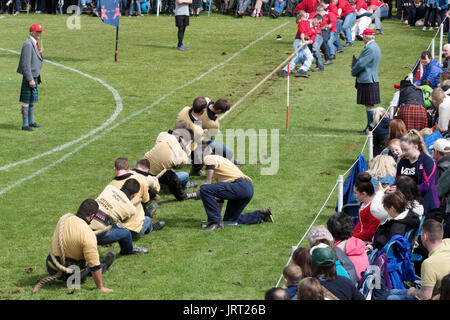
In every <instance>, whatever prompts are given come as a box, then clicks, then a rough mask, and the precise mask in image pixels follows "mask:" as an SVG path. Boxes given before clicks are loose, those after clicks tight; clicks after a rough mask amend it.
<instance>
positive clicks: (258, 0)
mask: <svg viewBox="0 0 450 320" xmlns="http://www.w3.org/2000/svg"><path fill="white" fill-rule="evenodd" d="M285 1H286V0H285ZM263 2H264V3H267V2H269V0H256V2H255V8H254V9H253V12H252V17H254V18H259V17H262V16H263V14H262V12H261V8H262V5H263Z"/></svg>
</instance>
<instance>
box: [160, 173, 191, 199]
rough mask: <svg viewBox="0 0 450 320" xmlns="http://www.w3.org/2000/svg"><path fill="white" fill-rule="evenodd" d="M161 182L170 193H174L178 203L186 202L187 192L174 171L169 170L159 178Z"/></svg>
mask: <svg viewBox="0 0 450 320" xmlns="http://www.w3.org/2000/svg"><path fill="white" fill-rule="evenodd" d="M159 182H160V183H162V184H165V185H167V186H168V187H169V191H170V193H172V194H173V195H174V196H175V198H176V199H177V200H178V201H183V200H186V197H187V196H186V191H185V190H183V188H182V186H181V181H180V179H178V176H177V174H176V173H175V172H174V171H172V170H167V171H166V173H164V174H163V175H162V176H161V177H160V178H159Z"/></svg>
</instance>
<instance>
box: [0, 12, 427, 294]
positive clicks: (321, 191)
mask: <svg viewBox="0 0 450 320" xmlns="http://www.w3.org/2000/svg"><path fill="white" fill-rule="evenodd" d="M67 18H68V16H60V15H58V16H49V15H33V14H30V15H26V14H21V15H20V16H18V17H12V16H11V15H8V16H5V17H4V18H3V19H0V48H1V49H0V88H1V98H0V107H1V108H2V112H1V116H0V140H1V152H0V167H1V170H0V299H154V300H160V299H167V300H169V299H183V300H184V299H192V300H197V299H218V300H222V299H243V300H245V299H263V296H264V292H265V291H266V290H267V289H269V288H270V287H272V286H274V285H275V284H276V283H277V281H278V278H279V276H280V274H281V270H282V268H283V267H284V265H285V264H286V262H287V261H288V259H289V255H290V251H291V246H293V245H296V244H297V242H298V241H299V240H300V238H301V237H302V236H303V235H304V233H305V231H306V230H307V229H308V227H309V225H310V224H311V222H312V221H313V219H314V217H315V215H316V213H317V212H318V210H319V209H320V207H321V206H322V204H323V203H324V201H325V199H326V197H327V196H328V194H329V193H330V191H331V189H332V187H333V186H334V184H335V182H336V179H337V177H338V175H339V174H343V173H344V172H345V171H346V170H347V169H348V168H349V167H350V166H351V164H352V163H353V162H354V160H355V159H356V157H357V155H358V154H359V152H360V151H361V148H362V146H363V144H364V141H365V137H364V136H360V135H359V134H358V133H357V130H361V129H362V128H363V127H364V126H365V111H364V110H363V108H362V107H361V106H357V105H356V103H355V102H356V90H355V89H354V81H355V80H354V78H352V77H351V75H350V64H351V58H352V55H356V56H358V55H359V53H360V52H361V50H362V47H363V44H362V42H356V43H355V44H356V45H355V47H353V48H348V49H347V48H346V49H345V52H344V54H341V55H338V57H337V59H336V60H335V63H334V65H333V66H330V67H327V66H326V71H325V72H322V73H319V74H317V73H311V77H310V79H299V78H292V79H291V81H290V98H291V100H290V127H289V131H288V132H286V131H285V129H284V128H285V108H286V80H285V79H282V78H279V77H278V76H277V75H276V76H273V77H272V78H270V79H269V80H268V81H267V82H265V83H264V85H262V86H261V87H260V88H259V89H258V90H257V91H256V92H255V93H254V94H252V95H251V96H249V97H248V98H247V99H246V100H245V101H244V102H242V103H241V104H240V105H239V106H238V107H237V108H236V109H235V110H234V111H233V112H232V113H230V114H229V115H228V116H227V117H226V118H224V119H223V121H222V124H221V126H222V131H226V129H243V130H249V129H254V130H255V132H257V133H258V132H259V130H260V129H266V130H267V131H268V132H269V133H270V130H271V129H278V130H279V145H278V146H275V147H272V148H269V150H268V152H267V153H268V156H271V155H273V154H274V152H278V153H279V170H278V172H277V173H276V174H274V175H261V169H262V168H265V167H267V166H268V165H264V164H261V163H256V164H250V163H248V158H247V159H241V160H245V161H246V165H244V166H243V167H242V168H241V169H242V171H243V172H244V173H245V174H247V175H248V176H250V177H251V178H252V179H253V181H254V187H255V195H254V198H253V199H252V201H251V202H250V204H249V205H248V207H247V210H255V209H259V208H262V207H266V206H271V207H272V211H273V213H274V218H275V223H274V224H268V223H264V224H261V225H252V226H242V227H241V228H231V227H230V228H226V229H224V230H221V231H217V232H212V233H204V232H201V230H200V226H201V221H202V220H205V219H206V214H205V212H204V209H203V206H202V203H201V201H185V202H182V203H179V202H176V201H172V199H173V197H172V196H170V195H163V196H162V201H161V203H160V205H159V208H158V215H157V219H159V220H165V221H166V223H167V226H166V228H165V229H163V230H162V231H158V232H154V233H151V234H149V235H147V236H144V237H143V238H141V239H140V240H138V242H137V245H141V246H147V247H149V249H150V252H149V254H147V255H141V256H122V257H120V256H119V257H118V259H117V260H116V261H115V262H114V264H113V265H112V267H111V268H110V270H109V271H108V273H106V274H105V275H104V285H105V286H106V287H108V288H112V289H113V290H114V292H113V293H110V294H104V293H100V292H99V291H98V290H95V285H94V282H93V281H92V279H90V278H89V279H88V280H87V281H86V283H84V284H82V287H81V290H78V291H76V292H75V293H73V294H69V293H70V291H69V290H68V289H67V288H66V287H65V286H64V284H63V283H61V282H53V283H52V284H50V285H47V286H44V287H43V288H42V289H41V291H40V292H39V293H38V294H37V295H34V296H32V295H31V291H32V289H33V287H34V285H35V283H36V281H37V280H38V279H41V278H43V277H45V276H46V275H47V273H46V269H45V258H46V256H47V254H48V252H49V248H50V243H51V237H52V234H53V231H54V229H55V226H56V222H57V221H58V219H59V218H60V217H61V216H62V215H63V214H65V213H67V212H72V213H73V212H76V210H77V208H78V206H79V204H80V203H81V202H82V201H83V200H84V199H86V198H96V197H97V196H98V194H99V193H100V192H101V191H102V190H103V188H104V187H105V186H106V184H108V183H109V181H110V180H111V179H112V177H113V174H114V172H113V162H114V160H115V159H116V158H117V157H119V156H126V157H128V158H129V160H130V163H134V162H136V160H138V159H139V158H141V157H142V156H143V155H144V153H145V152H146V151H148V150H149V149H150V148H151V147H152V146H153V143H154V140H155V138H156V136H157V134H158V133H159V132H161V131H166V130H168V129H169V128H171V127H172V125H173V124H174V122H175V119H176V115H177V113H178V111H179V110H181V108H182V107H184V106H186V105H190V104H191V103H192V100H193V99H194V98H195V97H197V96H208V97H210V98H211V99H213V100H216V99H218V98H220V97H225V98H228V99H230V101H231V103H232V104H234V103H235V102H236V101H238V99H239V98H240V97H242V96H243V95H245V94H246V93H247V92H248V91H249V90H250V89H251V88H253V87H254V86H255V85H256V84H257V83H258V82H259V81H260V80H261V79H263V78H264V77H265V76H266V75H267V74H268V73H269V72H271V71H272V70H273V69H274V68H275V67H276V66H278V65H279V64H280V63H281V62H282V61H283V60H284V59H286V57H288V55H289V54H291V53H292V40H293V38H294V35H295V32H296V24H295V20H294V19H293V18H279V19H277V20H273V19H270V18H267V17H265V18H262V19H257V20H255V19H252V18H250V17H245V18H244V19H235V18H233V17H231V16H222V15H218V14H212V15H211V16H210V17H208V16H207V15H202V16H200V17H199V18H196V19H195V18H191V25H190V26H189V27H188V28H187V31H186V36H185V46H187V47H189V50H187V51H184V52H179V51H177V50H176V41H177V39H176V28H175V22H174V18H173V17H172V18H170V17H167V16H160V17H155V16H151V17H148V16H145V17H142V18H140V19H137V18H129V17H123V18H121V21H120V34H119V58H118V62H114V59H113V58H114V46H115V29H114V28H113V27H110V26H108V25H105V24H103V23H101V21H100V20H99V19H95V18H91V17H86V16H82V17H81V29H79V30H69V29H68V28H67V26H66V19H67ZM33 23H40V24H42V25H43V27H44V28H45V29H46V31H44V33H43V44H44V56H45V58H46V59H47V60H48V63H44V67H43V70H42V80H43V83H42V85H41V86H40V87H39V102H38V104H37V105H36V108H35V119H36V121H37V122H38V123H39V124H41V125H42V127H41V128H39V129H37V130H35V131H34V132H30V133H29V132H23V131H21V130H20V127H21V115H20V104H19V102H18V97H19V89H20V82H21V76H20V75H19V74H17V73H16V68H17V64H18V59H19V56H18V54H16V53H14V52H11V51H5V50H4V49H6V50H12V51H16V52H20V49H21V46H22V43H23V41H24V40H25V39H26V37H27V35H28V34H27V30H28V28H29V26H30V25H31V24H33ZM383 25H384V31H385V34H384V35H382V36H379V37H377V42H378V44H379V45H380V47H381V51H382V61H381V65H380V68H379V76H380V79H381V83H380V87H381V101H382V105H383V106H388V104H389V102H390V100H391V98H392V94H393V93H394V89H393V84H394V83H399V81H400V79H402V78H403V77H404V76H405V75H406V74H407V73H408V72H409V71H410V70H411V67H412V64H414V63H415V61H416V59H417V57H418V55H419V54H420V52H421V51H423V50H425V49H426V48H427V46H428V43H429V42H430V40H431V37H432V36H433V35H434V33H433V32H422V31H421V30H419V29H417V30H411V29H409V28H407V27H404V26H402V25H401V23H400V22H399V21H398V20H395V19H392V20H386V21H384V22H383ZM277 34H279V35H281V36H282V38H283V40H282V41H276V35H277ZM51 62H53V63H51ZM54 63H56V64H54ZM69 68H72V69H69ZM77 71H79V72H77ZM99 80H101V81H99ZM268 143H269V144H270V139H268ZM22 160H25V161H22ZM260 160H261V159H260ZM19 161H21V162H19ZM260 162H261V161H260ZM184 170H185V171H188V170H189V168H188V167H187V168H185V169H184ZM194 180H195V181H197V182H199V183H201V182H202V179H201V178H200V177H197V178H195V179H194ZM335 203H336V193H335V194H333V196H332V197H331V199H330V201H329V202H328V204H327V206H326V208H325V210H324V212H323V213H322V215H321V216H320V217H319V219H318V220H317V222H316V224H317V225H318V224H323V223H325V221H326V219H327V217H329V216H330V215H331V214H333V213H334V207H335ZM303 245H306V244H305V243H303ZM118 249H119V248H118V245H116V246H115V247H114V250H116V252H118ZM108 250H109V249H107V248H103V247H99V251H100V254H101V255H104V254H105V253H106V252H107V251H108Z"/></svg>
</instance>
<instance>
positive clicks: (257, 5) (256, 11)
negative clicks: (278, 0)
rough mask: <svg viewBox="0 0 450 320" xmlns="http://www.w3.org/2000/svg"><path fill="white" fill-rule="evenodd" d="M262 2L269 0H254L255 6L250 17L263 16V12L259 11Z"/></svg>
mask: <svg viewBox="0 0 450 320" xmlns="http://www.w3.org/2000/svg"><path fill="white" fill-rule="evenodd" d="M263 2H264V3H267V2H269V0H256V3H255V8H254V9H253V12H252V17H254V18H259V17H262V16H263V14H262V12H261V8H262V5H263Z"/></svg>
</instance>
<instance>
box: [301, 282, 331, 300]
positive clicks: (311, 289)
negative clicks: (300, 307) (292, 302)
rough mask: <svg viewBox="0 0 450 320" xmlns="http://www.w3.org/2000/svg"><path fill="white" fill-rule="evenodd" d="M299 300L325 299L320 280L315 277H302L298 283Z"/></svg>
mask: <svg viewBox="0 0 450 320" xmlns="http://www.w3.org/2000/svg"><path fill="white" fill-rule="evenodd" d="M297 300H325V295H324V292H323V287H322V285H321V284H320V282H319V280H317V279H316V278H313V277H307V278H304V279H302V280H301V281H300V282H299V284H298V293H297Z"/></svg>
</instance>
